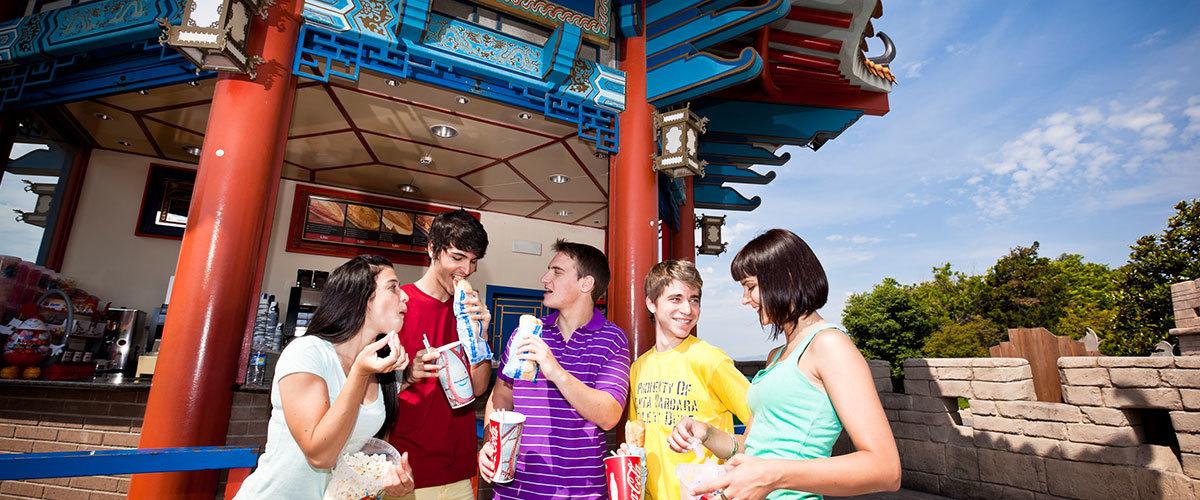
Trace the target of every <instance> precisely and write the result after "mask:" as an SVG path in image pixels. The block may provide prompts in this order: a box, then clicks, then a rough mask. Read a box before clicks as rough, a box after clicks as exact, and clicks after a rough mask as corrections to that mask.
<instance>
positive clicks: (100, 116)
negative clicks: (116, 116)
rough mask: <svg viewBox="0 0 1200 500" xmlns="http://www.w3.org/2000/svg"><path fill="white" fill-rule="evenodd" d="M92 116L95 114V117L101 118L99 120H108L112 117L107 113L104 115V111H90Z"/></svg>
mask: <svg viewBox="0 0 1200 500" xmlns="http://www.w3.org/2000/svg"><path fill="white" fill-rule="evenodd" d="M92 116H95V117H96V118H99V119H101V120H105V121H108V120H111V119H112V117H111V116H108V115H106V114H104V113H92Z"/></svg>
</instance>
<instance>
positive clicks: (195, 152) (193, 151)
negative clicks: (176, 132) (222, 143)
mask: <svg viewBox="0 0 1200 500" xmlns="http://www.w3.org/2000/svg"><path fill="white" fill-rule="evenodd" d="M183 152H184V153H187V154H190V155H192V156H200V147H199V146H184V147H183Z"/></svg>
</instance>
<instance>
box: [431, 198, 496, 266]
mask: <svg viewBox="0 0 1200 500" xmlns="http://www.w3.org/2000/svg"><path fill="white" fill-rule="evenodd" d="M450 247H454V248H457V249H459V250H462V251H464V252H471V253H473V254H475V258H477V259H482V258H483V254H485V253H487V247H488V235H487V231H485V230H484V229H483V224H481V223H480V222H479V219H476V218H475V217H472V216H471V214H470V213H467V211H466V210H462V209H458V210H454V211H452V212H442V213H440V214H438V216H437V217H434V218H433V224H430V226H429V248H430V249H432V250H433V256H434V258H437V256H438V255H439V254H441V253H442V252H444V251H446V250H449V249H450Z"/></svg>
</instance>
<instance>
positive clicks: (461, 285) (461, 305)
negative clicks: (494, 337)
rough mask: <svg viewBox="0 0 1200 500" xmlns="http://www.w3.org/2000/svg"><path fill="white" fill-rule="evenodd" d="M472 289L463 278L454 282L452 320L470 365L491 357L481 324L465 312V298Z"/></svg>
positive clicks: (469, 294) (472, 291)
mask: <svg viewBox="0 0 1200 500" xmlns="http://www.w3.org/2000/svg"><path fill="white" fill-rule="evenodd" d="M474 291H475V290H474V289H473V288H471V284H470V283H468V282H467V280H465V279H462V280H458V283H455V284H454V320H455V324H456V325H457V326H458V340H459V341H461V342H462V346H463V349H464V350H465V351H467V361H470V362H471V364H472V365H475V364H479V363H480V362H483V361H486V360H489V359H491V358H492V350H491V348H490V347H488V342H487V336H486V335H484V333H483V324H482V323H481V322H479V321H476V320H473V319H471V314H470V313H469V312H467V306H466V300H467V298H468V297H470V296H471V294H472V293H474Z"/></svg>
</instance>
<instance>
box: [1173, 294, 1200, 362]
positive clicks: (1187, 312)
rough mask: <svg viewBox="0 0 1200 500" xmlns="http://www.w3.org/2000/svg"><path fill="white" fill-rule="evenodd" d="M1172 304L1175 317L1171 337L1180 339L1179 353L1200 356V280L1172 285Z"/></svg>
mask: <svg viewBox="0 0 1200 500" xmlns="http://www.w3.org/2000/svg"><path fill="white" fill-rule="evenodd" d="M1171 303H1172V304H1173V309H1174V311H1173V312H1174V316H1175V328H1172V329H1171V335H1174V336H1176V337H1178V338H1179V352H1180V353H1181V354H1183V355H1200V280H1193V281H1184V282H1182V283H1176V284H1174V285H1171Z"/></svg>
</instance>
